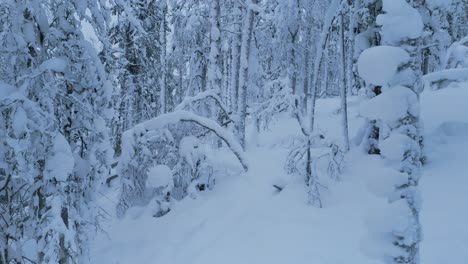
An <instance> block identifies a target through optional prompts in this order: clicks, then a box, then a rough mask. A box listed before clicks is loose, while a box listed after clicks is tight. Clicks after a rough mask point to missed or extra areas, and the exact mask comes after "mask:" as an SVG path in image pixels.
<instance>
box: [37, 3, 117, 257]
mask: <svg viewBox="0 0 468 264" xmlns="http://www.w3.org/2000/svg"><path fill="white" fill-rule="evenodd" d="M87 6H88V4H86V5H81V4H79V3H77V2H73V1H70V2H67V3H63V2H61V1H57V2H54V1H53V2H51V3H50V11H51V13H52V14H54V16H55V17H54V19H53V20H52V22H51V24H50V30H49V34H48V35H47V36H46V38H45V39H46V41H47V45H48V47H54V48H50V49H49V50H48V54H49V56H53V57H54V58H60V59H59V61H58V62H61V64H58V65H61V66H62V67H63V69H62V72H63V74H62V75H61V76H54V77H55V78H54V79H53V85H54V86H55V87H56V89H57V93H56V96H55V97H54V115H55V119H56V120H57V125H58V130H59V132H60V133H61V134H63V136H64V139H65V141H66V142H68V144H69V145H70V148H71V153H72V155H73V160H74V162H75V166H74V167H73V172H72V173H71V175H70V176H69V177H68V178H66V180H65V181H64V183H63V184H62V188H61V190H60V196H62V199H61V201H60V203H61V218H62V220H63V222H64V224H65V226H66V227H67V229H69V230H72V231H73V232H67V233H64V234H62V236H61V237H60V249H61V251H63V253H62V254H63V256H61V260H60V262H63V263H66V262H69V261H71V260H74V261H76V262H85V261H86V258H87V255H88V246H87V245H88V243H89V241H90V237H91V236H92V234H93V232H95V231H96V229H97V224H98V219H97V218H98V208H97V205H96V203H95V195H96V192H97V191H96V190H97V188H98V187H99V183H100V180H103V179H104V178H106V176H108V174H109V171H110V158H111V157H112V153H113V152H112V147H111V144H110V140H109V131H108V128H107V126H106V124H107V122H106V120H107V119H108V118H110V115H109V112H108V111H109V106H110V105H109V101H110V96H111V94H112V89H111V87H110V85H109V83H108V81H107V76H106V73H105V71H104V67H103V65H102V64H101V62H100V60H99V58H98V56H97V53H96V50H95V49H94V47H92V46H91V44H90V43H89V42H88V41H86V40H85V38H84V36H83V33H82V32H81V25H80V24H81V22H80V18H81V19H82V18H84V17H85V16H86V9H87ZM56 60H58V59H56ZM54 62H55V61H54ZM70 234H73V235H70Z"/></svg>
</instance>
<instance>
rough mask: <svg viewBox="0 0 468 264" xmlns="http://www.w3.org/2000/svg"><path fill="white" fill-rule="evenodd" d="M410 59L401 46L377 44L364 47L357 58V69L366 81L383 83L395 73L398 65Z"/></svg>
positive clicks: (389, 79) (377, 83) (376, 83)
mask: <svg viewBox="0 0 468 264" xmlns="http://www.w3.org/2000/svg"><path fill="white" fill-rule="evenodd" d="M409 59H410V56H409V54H408V53H407V52H406V51H404V50H403V49H401V48H397V47H392V46H378V47H373V48H369V49H366V50H365V51H363V52H362V53H361V55H360V56H359V60H358V71H359V76H361V77H362V78H363V79H364V80H365V81H366V82H367V83H372V84H375V85H385V84H387V83H388V82H389V81H391V80H392V78H393V77H394V76H395V75H396V73H397V71H398V67H399V66H400V65H402V64H404V63H406V62H408V61H409Z"/></svg>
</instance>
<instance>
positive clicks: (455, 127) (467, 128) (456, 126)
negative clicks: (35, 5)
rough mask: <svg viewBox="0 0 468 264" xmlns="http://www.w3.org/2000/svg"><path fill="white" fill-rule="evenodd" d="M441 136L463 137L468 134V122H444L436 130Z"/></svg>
mask: <svg viewBox="0 0 468 264" xmlns="http://www.w3.org/2000/svg"><path fill="white" fill-rule="evenodd" d="M435 134H436V135H439V136H449V137H458V136H460V137H462V136H466V135H468V123H465V122H444V123H442V124H441V125H440V126H439V127H438V128H437V129H436V130H435Z"/></svg>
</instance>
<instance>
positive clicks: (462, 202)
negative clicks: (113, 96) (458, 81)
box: [92, 83, 468, 264]
mask: <svg viewBox="0 0 468 264" xmlns="http://www.w3.org/2000/svg"><path fill="white" fill-rule="evenodd" d="M465 98H468V83H467V84H466V85H460V86H459V87H450V88H447V89H445V90H440V91H428V92H425V93H423V95H422V96H421V100H422V102H421V104H422V117H423V120H424V122H425V125H426V134H427V135H426V140H427V141H426V146H427V147H426V152H427V155H428V158H429V164H428V165H427V167H425V168H424V171H423V178H422V180H421V187H422V194H423V210H422V212H421V222H422V224H423V228H424V234H425V236H424V242H423V244H422V249H421V253H422V256H421V263H424V264H431V263H434V264H435V263H446V262H447V263H451V264H457V263H464V261H466V259H468V252H467V251H466V250H464V249H466V248H468V228H467V227H466V223H467V222H468V213H466V212H468V204H467V203H466V197H467V196H468V179H467V176H466V171H468V162H466V161H467V160H466V157H468V114H467V113H468V103H466V99H465ZM464 99H465V101H464ZM359 104H360V100H359V99H358V98H352V100H351V101H350V104H349V105H350V135H355V134H356V131H357V130H358V129H359V127H360V126H361V125H362V122H363V121H362V119H361V118H358V114H357V113H358V111H357V109H358V106H359ZM338 106H339V101H338V100H336V99H323V100H320V101H319V102H318V104H317V107H318V108H317V109H318V113H317V115H318V117H317V124H318V127H320V130H321V131H322V132H323V133H324V134H325V135H326V136H327V137H328V138H335V139H339V138H340V131H341V130H340V129H337V128H338V125H339V116H338V115H337V109H338ZM299 136H300V132H299V128H298V126H297V124H296V123H295V121H294V120H292V119H287V118H279V121H278V123H277V124H276V125H274V126H273V127H271V130H270V131H267V132H264V133H262V135H261V136H260V137H258V138H259V141H258V143H257V147H251V148H250V149H249V151H248V152H247V153H246V154H247V155H246V158H247V159H248V161H249V164H250V170H249V172H248V173H247V174H245V175H239V176H235V177H224V178H222V179H221V180H220V181H218V183H217V185H216V187H215V189H214V190H213V191H210V192H205V193H202V194H201V195H200V196H199V197H198V198H197V199H191V198H187V199H185V200H183V201H181V202H177V203H176V204H175V205H174V207H173V210H172V211H171V212H170V213H169V214H167V215H166V216H164V217H162V218H152V217H148V218H137V219H131V218H126V219H125V220H123V221H115V220H114V221H111V222H110V223H109V224H108V225H107V226H105V229H106V231H107V235H104V234H101V235H99V236H98V237H97V238H96V240H95V241H94V246H93V256H92V262H93V263H103V264H105V263H109V264H113V263H120V264H125V263H168V264H198V263H203V264H219V263H222V264H230V263H236V264H239V263H242V264H249V263H255V264H263V263H265V264H275V263H278V264H279V263H281V264H284V263H295V264H302V263H304V264H305V263H316V264H345V263H347V264H352V263H356V264H367V263H377V262H376V261H374V260H371V259H368V258H367V257H366V256H364V254H363V253H362V252H363V250H362V247H363V245H366V244H365V243H363V238H364V237H365V235H366V232H367V227H366V217H367V216H368V215H369V213H371V212H372V210H373V208H375V207H377V206H379V205H381V204H382V202H383V200H379V199H383V198H378V197H377V196H375V195H374V194H373V193H372V191H373V190H372V186H369V178H370V177H373V176H374V175H370V172H369V171H375V170H369V169H368V167H366V166H367V165H368V164H370V163H372V164H381V162H380V160H379V158H378V157H377V156H373V157H369V156H367V155H362V153H360V152H359V150H358V149H357V148H355V149H353V150H352V153H351V154H350V155H348V161H347V164H348V166H347V168H346V169H345V172H344V174H343V176H342V178H343V180H342V182H339V183H335V184H334V185H332V186H329V192H328V193H325V194H324V200H325V208H323V209H318V208H314V207H311V206H309V205H307V203H306V200H307V195H306V191H305V189H304V187H303V186H302V185H301V184H300V183H298V182H297V181H294V180H291V179H290V178H289V177H290V176H287V175H286V174H285V173H284V169H283V166H284V160H285V156H286V154H287V150H286V145H287V144H288V142H290V141H291V140H292V139H294V138H297V137H299ZM369 159H374V161H372V162H370V163H369ZM285 182H289V184H288V185H286V187H285V188H284V190H283V191H281V192H280V193H278V192H276V191H275V189H274V188H273V187H272V185H273V184H277V183H285ZM370 182H372V181H370ZM109 195H112V194H108V195H107V196H106V197H105V199H103V201H106V202H105V204H104V207H108V208H111V207H112V206H113V202H111V200H112V199H115V197H112V196H111V197H109ZM114 195H115V194H114ZM449 256H451V257H452V258H451V259H450V261H448V260H449V259H448V257H449Z"/></svg>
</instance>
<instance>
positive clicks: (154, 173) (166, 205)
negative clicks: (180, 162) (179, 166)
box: [146, 165, 174, 217]
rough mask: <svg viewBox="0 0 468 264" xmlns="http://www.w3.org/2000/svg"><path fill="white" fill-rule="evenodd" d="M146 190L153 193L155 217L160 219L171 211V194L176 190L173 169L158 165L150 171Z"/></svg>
mask: <svg viewBox="0 0 468 264" xmlns="http://www.w3.org/2000/svg"><path fill="white" fill-rule="evenodd" d="M146 188H148V189H149V191H150V192H152V193H153V195H154V197H153V199H152V201H151V202H152V203H153V206H154V208H153V210H152V215H153V216H154V217H160V216H163V215H165V214H167V213H168V212H169V211H170V210H171V193H172V190H173V188H174V178H173V175H172V171H171V169H170V168H169V167H168V166H166V165H156V166H154V167H152V168H150V169H149V170H148V178H147V180H146Z"/></svg>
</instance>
